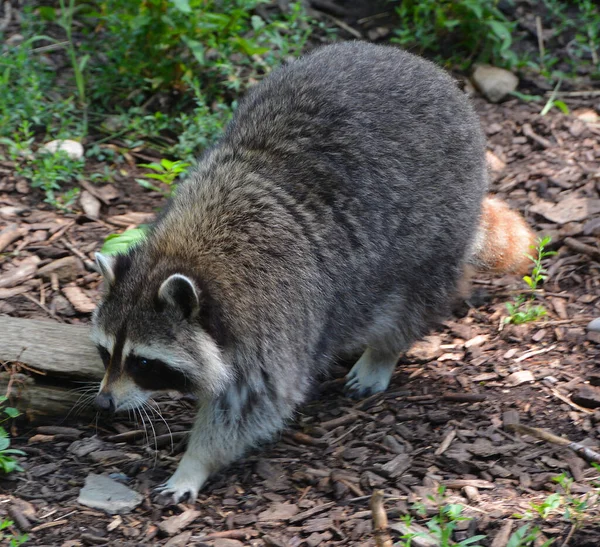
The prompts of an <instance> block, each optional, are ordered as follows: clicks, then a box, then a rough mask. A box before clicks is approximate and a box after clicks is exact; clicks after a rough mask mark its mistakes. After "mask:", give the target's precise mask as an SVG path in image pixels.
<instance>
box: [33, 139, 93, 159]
mask: <svg viewBox="0 0 600 547" xmlns="http://www.w3.org/2000/svg"><path fill="white" fill-rule="evenodd" d="M58 151H61V152H65V153H66V154H67V156H69V158H71V159H72V160H79V159H81V158H83V146H82V145H81V143H79V142H77V141H72V140H69V139H65V140H56V141H51V142H49V143H47V144H45V145H44V146H43V147H42V148H41V149H40V152H51V153H52V154H56V152H58Z"/></svg>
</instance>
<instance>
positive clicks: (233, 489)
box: [0, 95, 600, 547]
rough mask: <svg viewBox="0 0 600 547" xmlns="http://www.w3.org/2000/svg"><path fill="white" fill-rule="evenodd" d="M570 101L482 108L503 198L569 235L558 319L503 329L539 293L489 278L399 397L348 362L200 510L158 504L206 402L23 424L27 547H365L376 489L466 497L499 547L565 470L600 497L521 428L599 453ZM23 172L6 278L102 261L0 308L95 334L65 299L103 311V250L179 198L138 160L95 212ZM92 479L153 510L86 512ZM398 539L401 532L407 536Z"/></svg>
mask: <svg viewBox="0 0 600 547" xmlns="http://www.w3.org/2000/svg"><path fill="white" fill-rule="evenodd" d="M565 101H566V102H567V103H568V105H569V107H570V109H571V114H570V115H568V116H566V115H563V114H562V113H560V112H558V111H555V110H552V111H551V112H550V113H549V114H547V115H546V116H544V117H541V116H540V115H539V106H538V105H528V104H523V103H520V102H517V101H509V102H505V103H503V104H500V105H490V104H487V103H485V102H484V101H483V100H482V99H480V98H475V104H476V106H477V109H478V111H479V113H480V115H481V119H482V123H483V125H484V128H485V130H486V133H487V136H488V139H489V151H490V152H491V153H492V154H493V157H490V160H491V161H492V162H493V164H494V165H495V168H496V170H495V171H493V173H492V179H493V180H492V190H493V191H494V192H495V193H497V194H498V195H500V196H501V197H502V198H503V199H505V200H506V201H508V203H509V204H510V205H511V206H512V207H514V208H515V209H518V210H520V211H522V212H523V213H524V214H525V216H526V218H527V219H528V221H529V222H530V223H531V224H532V225H533V226H534V227H535V228H536V230H537V231H539V232H540V234H550V235H552V237H553V242H552V247H553V248H554V249H555V250H556V251H557V253H558V254H557V255H556V256H555V257H552V258H551V259H549V260H548V261H547V262H546V265H547V268H548V272H549V278H548V280H547V282H546V283H545V285H544V287H543V290H541V291H539V293H538V294H537V297H536V298H537V301H538V303H539V304H541V305H543V306H544V307H545V308H546V310H547V315H546V316H545V317H544V318H542V319H540V320H539V321H536V322H534V323H529V324H526V325H519V326H515V325H503V322H502V319H503V317H505V316H506V303H507V302H509V301H511V300H512V299H513V298H514V297H515V295H517V294H518V293H519V292H520V291H522V290H523V289H524V288H525V285H524V283H523V282H522V281H521V280H520V279H518V278H515V277H511V276H506V277H502V278H498V277H479V278H477V279H476V280H475V282H474V291H473V296H472V297H471V298H470V300H469V302H468V303H467V304H465V306H463V307H462V309H461V310H458V311H457V314H456V315H455V316H454V317H452V318H451V319H449V320H448V321H446V323H445V324H444V325H443V326H442V327H441V328H440V329H439V330H438V331H437V332H434V333H432V334H431V336H429V337H428V338H427V339H426V340H425V341H424V342H422V343H419V344H418V345H417V346H416V347H415V348H413V349H412V350H411V352H409V354H408V355H407V356H405V357H403V358H402V359H401V363H400V365H399V366H398V369H397V372H396V374H395V376H394V378H393V381H392V385H391V386H390V388H389V390H388V391H387V392H386V393H384V394H381V395H377V396H374V397H371V398H369V399H367V400H363V401H359V402H355V401H351V400H349V399H346V398H344V396H343V394H342V390H341V387H342V385H343V376H344V374H345V372H346V371H347V368H346V367H345V366H344V365H343V364H340V365H339V366H338V367H336V369H335V370H334V373H333V376H332V378H330V379H327V380H325V381H324V382H323V383H322V384H321V385H320V386H319V389H318V392H317V393H315V395H314V399H313V400H312V401H311V402H310V403H308V404H306V405H305V406H304V407H303V408H302V409H301V412H300V414H299V416H298V419H297V420H296V422H295V423H294V424H291V425H290V427H289V428H288V429H287V430H286V431H285V432H284V433H283V434H282V435H281V437H280V439H278V440H277V442H274V443H272V444H270V445H268V446H264V447H261V449H260V450H256V451H254V452H253V453H251V454H250V455H248V456H247V457H246V458H244V459H243V460H242V461H240V462H238V463H236V464H235V465H233V466H230V467H229V468H227V469H226V470H224V471H223V472H221V473H219V474H218V475H217V476H216V477H214V478H213V479H212V480H210V482H209V483H208V484H207V485H206V487H205V488H204V489H203V491H202V492H201V494H200V496H199V499H198V500H197V501H196V503H195V504H185V503H184V504H179V505H177V506H172V505H165V503H164V502H163V501H161V500H159V499H157V498H156V497H155V495H154V494H153V492H152V488H153V486H156V485H157V484H159V483H160V482H162V481H164V480H165V479H166V478H167V477H168V476H169V474H170V473H171V472H173V470H174V469H175V467H176V465H177V461H178V460H179V458H180V456H181V453H182V450H183V447H184V444H185V437H186V431H187V430H188V429H189V428H190V425H191V422H192V418H193V404H192V402H190V401H187V400H174V399H169V398H165V399H163V400H160V402H159V404H160V411H161V413H162V416H164V420H165V421H163V420H161V419H160V418H158V417H155V419H154V420H153V425H152V426H151V425H150V424H149V423H148V419H146V420H145V422H144V423H141V422H136V421H135V420H129V419H128V417H119V418H117V419H116V420H115V421H112V422H111V421H108V420H107V419H105V418H104V417H102V416H97V417H95V418H84V417H77V415H76V414H74V415H73V416H70V417H69V418H67V419H60V420H52V421H50V423H49V424H45V428H44V426H43V425H41V424H17V425H16V426H15V427H14V429H13V431H12V433H13V435H14V436H13V445H14V447H15V448H19V449H21V450H23V451H25V452H26V453H27V457H25V458H20V461H21V464H22V466H23V467H24V469H25V470H24V472H22V473H12V474H11V475H9V476H7V477H3V478H2V479H0V515H4V514H6V512H7V511H10V515H11V518H12V519H13V520H15V522H17V524H15V525H14V526H13V530H15V531H16V530H17V529H18V528H17V525H18V526H19V527H20V528H21V529H22V530H24V531H28V533H29V536H30V539H29V542H28V543H27V544H28V545H37V546H41V545H51V546H59V545H62V546H64V547H76V546H79V545H118V546H134V545H170V546H171V547H173V546H175V545H215V546H219V547H226V546H230V547H233V546H236V545H256V546H280V545H281V546H284V545H285V546H300V545H309V546H316V545H321V546H328V545H366V546H368V545H375V539H374V536H373V534H372V522H371V511H370V508H369V499H370V496H371V494H372V492H373V491H374V490H375V489H383V490H384V492H385V499H384V503H385V508H386V510H387V513H388V518H389V521H390V523H392V524H394V523H397V522H399V519H400V517H401V516H402V515H405V514H407V513H410V512H411V506H412V503H413V502H415V501H418V500H421V501H422V500H426V499H427V495H429V494H435V492H436V491H437V488H438V487H439V485H445V486H447V496H448V501H449V502H452V503H461V504H463V505H465V507H466V509H465V513H466V514H467V515H468V516H469V517H471V520H469V521H465V522H464V523H461V525H460V526H459V530H458V531H457V532H456V534H455V539H456V540H457V541H458V540H461V539H464V538H466V537H470V536H471V535H473V534H474V533H481V534H485V535H487V539H485V540H482V541H481V542H480V543H481V544H482V545H486V546H489V545H491V544H492V541H493V540H494V537H496V536H497V535H498V534H499V533H500V531H501V529H502V527H506V526H507V524H506V523H507V522H511V523H512V530H513V531H514V530H516V529H517V528H518V527H519V526H521V524H522V523H521V522H520V521H519V520H518V519H516V518H515V517H514V514H515V513H521V514H523V513H525V512H526V511H527V510H530V509H531V503H532V502H535V503H540V502H541V501H543V500H544V499H545V498H546V497H547V496H548V495H549V494H550V493H552V492H554V491H556V490H557V485H556V483H555V482H553V481H552V478H553V477H555V476H557V475H559V474H561V473H563V472H566V473H568V474H570V475H571V476H572V477H573V478H574V483H573V486H572V492H573V495H583V494H584V493H586V492H588V491H590V490H591V489H592V487H593V484H594V482H597V481H598V480H599V476H600V472H599V471H598V470H596V469H594V468H593V467H591V466H590V465H589V463H588V462H586V461H585V460H584V459H583V458H582V457H581V456H579V455H577V454H575V453H574V452H573V451H571V450H570V449H569V448H565V447H561V446H558V445H555V444H551V443H548V442H545V441H542V440H540V439H537V438H534V437H533V436H531V435H525V434H522V433H519V432H515V431H514V430H513V429H511V428H510V424H512V423H514V422H515V421H518V422H520V423H521V424H524V425H527V426H532V427H538V428H545V429H547V430H549V431H551V432H553V433H554V434H556V435H560V436H563V437H565V438H568V439H570V440H571V441H577V442H580V443H583V444H584V445H586V446H589V447H595V448H596V450H597V449H598V447H599V445H600V410H595V409H594V408H586V407H585V406H580V405H583V404H586V405H588V406H589V407H593V406H595V403H594V398H593V393H592V397H591V399H590V398H589V396H588V398H586V397H582V396H581V393H580V392H581V390H582V389H583V390H584V395H585V390H586V389H587V390H588V391H589V389H590V387H589V382H590V381H591V382H592V383H597V380H598V372H599V371H598V357H599V354H600V352H599V346H598V343H599V342H600V337H599V336H598V334H597V333H593V332H588V331H587V330H586V329H585V326H586V325H587V323H588V322H589V321H590V320H592V319H594V318H595V317H598V316H599V315H600V309H599V308H600V306H599V303H600V260H599V259H598V256H599V254H598V253H600V247H599V246H598V235H599V234H600V214H599V213H598V211H597V210H596V209H595V208H594V207H595V205H596V204H597V203H598V202H596V201H595V200H598V199H600V195H599V194H600V168H599V167H600V119H598V118H596V119H595V120H594V119H593V114H594V112H595V113H596V116H597V115H598V112H599V111H600V96H598V95H596V96H593V95H592V96H590V97H588V98H586V97H583V98H582V97H569V96H567V97H566V98H565ZM584 109H587V112H586V111H584ZM586 120H588V121H586ZM12 173H13V171H12V166H11V165H10V164H9V163H2V164H0V218H1V219H2V220H1V224H2V226H1V227H5V226H7V225H13V224H14V225H15V226H14V229H15V230H17V231H18V230H20V231H19V232H18V234H19V235H17V236H15V237H16V239H15V240H14V241H13V242H12V243H10V244H9V245H7V246H6V248H5V249H4V251H3V253H4V254H3V255H0V256H2V264H1V265H0V281H1V280H2V279H4V278H5V276H7V275H8V274H11V272H12V273H13V274H14V272H15V269H19V268H22V267H23V263H24V262H26V261H27V260H28V259H30V258H31V257H33V256H37V257H38V258H39V260H40V261H39V262H38V263H37V267H38V271H39V268H41V267H42V266H44V265H47V264H52V263H53V262H54V261H56V260H58V259H61V258H64V257H67V256H76V257H78V258H79V259H80V260H82V262H83V264H84V268H85V269H84V270H82V271H76V272H75V273H74V274H72V275H71V277H69V276H68V275H66V276H65V278H64V280H63V279H59V278H58V277H55V278H53V279H50V280H46V279H44V278H41V277H38V276H37V275H36V273H35V271H34V272H33V273H31V274H30V275H27V274H26V275H25V279H24V281H21V282H19V283H18V284H15V285H13V286H5V287H4V288H3V289H4V290H6V291H10V290H13V289H14V288H15V287H24V289H22V290H23V291H24V292H23V293H22V294H15V295H13V296H10V295H9V294H8V293H6V292H5V293H2V290H0V296H1V297H0V313H2V314H7V315H10V316H13V317H29V318H38V319H45V320H60V321H64V322H66V323H87V322H89V320H90V313H89V312H81V311H77V310H78V308H81V303H80V302H79V303H78V301H77V298H74V297H73V294H74V293H73V291H64V288H65V287H77V288H78V289H79V291H75V293H76V294H79V295H81V294H83V295H84V296H86V297H87V298H88V299H90V300H92V301H94V302H95V301H97V300H98V296H99V295H98V286H99V282H100V278H99V275H98V274H97V273H96V272H95V271H94V269H93V266H92V258H93V252H94V251H96V250H98V249H99V248H100V246H101V243H102V241H103V239H104V238H105V237H106V236H107V235H108V234H110V233H113V232H115V231H117V230H122V229H123V227H124V226H123V225H124V224H127V222H128V220H127V219H125V221H123V219H122V218H121V215H124V214H128V213H132V212H137V213H151V212H153V211H155V210H156V209H157V208H158V207H160V206H161V205H162V204H163V199H162V197H160V195H159V194H152V193H149V192H147V191H145V190H143V189H141V188H140V187H139V186H138V185H137V184H136V183H135V182H134V177H135V176H136V173H135V167H133V166H129V167H127V168H125V169H124V170H123V171H122V172H121V174H120V175H119V180H117V181H116V183H115V184H114V185H111V186H110V187H104V186H103V185H98V186H97V187H94V188H96V191H97V192H98V194H99V195H101V196H104V202H103V203H102V208H101V214H100V217H99V218H98V219H93V218H90V217H88V216H86V215H85V214H83V213H82V212H81V211H80V210H79V207H78V206H76V207H75V212H73V213H69V214H63V213H60V212H57V211H56V210H55V209H53V208H51V207H49V206H47V205H45V204H43V203H42V201H41V199H40V193H39V191H37V190H34V189H29V188H28V187H27V185H24V184H23V183H20V181H19V180H18V179H16V178H15V177H14V176H13V174H12ZM114 190H116V191H114ZM581 200H583V202H582V201H581ZM581 203H584V205H585V207H583V208H582V207H581V206H580V205H581ZM595 210H596V212H594V211H595ZM557 215H558V217H559V220H560V223H559V222H558V221H557ZM115 219H116V220H115ZM136 220H139V219H136V218H132V219H131V223H132V224H136V222H134V221H136ZM115 222H117V223H120V225H119V224H115ZM13 365H14V364H13V363H4V364H3V366H4V367H5V368H7V369H9V368H10V367H12V366H13ZM588 395H589V394H588ZM578 396H579V398H578ZM575 401H580V404H577V403H576V402H575ZM598 406H599V407H600V400H599V401H598ZM167 424H168V425H167ZM61 427H69V428H71V429H70V430H64V429H60V428H61ZM169 430H170V432H171V433H172V437H173V443H172V444H171V436H170V435H169ZM73 443H76V444H75V445H74V444H73ZM82 446H83V447H84V448H83V450H78V449H77V448H78V447H79V448H81V447H82ZM86 447H87V448H88V449H89V451H88V450H87V449H86ZM90 473H97V474H98V473H99V474H108V475H111V476H113V477H114V478H116V479H117V480H120V481H122V482H123V483H125V484H127V485H128V486H130V487H132V488H133V489H135V490H136V491H138V492H140V493H141V494H142V495H143V496H144V501H143V503H142V504H141V506H139V507H138V508H137V509H135V510H134V511H133V512H131V513H129V514H125V515H118V516H109V515H107V514H105V513H103V512H101V511H98V510H92V509H89V508H87V507H85V506H82V505H79V504H78V503H77V497H78V494H79V491H80V489H81V487H82V486H83V484H84V481H85V478H86V476H87V475H88V474H90ZM465 481H466V482H465ZM465 486H466V487H467V488H465ZM190 509H194V510H195V511H197V513H194V512H186V511H188V510H190ZM432 512H433V511H432ZM15 515H16V516H15ZM179 515H183V516H182V517H180V516H179ZM174 517H175V520H174V521H169V525H165V524H164V522H165V520H166V519H172V518H174ZM178 518H179V519H181V521H180V522H179V521H178V520H177V519H178ZM23 519H24V520H23ZM415 519H416V520H415V522H418V523H421V524H423V523H424V522H425V521H426V519H422V518H421V517H415ZM587 519H588V520H587V521H586V524H585V525H584V526H583V527H581V528H580V529H573V530H572V521H568V520H567V519H565V518H563V511H562V510H561V511H557V512H555V513H554V514H552V515H551V516H550V518H549V519H548V520H547V521H544V522H541V523H539V524H541V528H542V533H543V534H544V535H545V536H546V537H547V538H550V539H552V538H554V539H555V540H556V541H555V544H557V545H562V544H563V542H564V541H565V539H566V538H567V537H568V536H569V534H570V533H572V535H571V536H569V542H568V544H569V545H570V546H581V547H583V546H589V547H592V546H594V547H595V546H597V545H599V544H600V524H599V522H600V521H599V520H598V519H599V515H598V504H597V502H596V505H595V507H592V508H591V509H589V510H588V515H587ZM161 523H163V524H162V525H161ZM390 533H391V535H392V538H393V539H394V540H397V539H399V537H400V533H399V532H397V531H393V530H392V531H391V532H390ZM168 534H172V535H170V536H169V535H168ZM498 541H500V540H498ZM504 545H505V542H504V543H500V542H497V543H494V547H502V546H504Z"/></svg>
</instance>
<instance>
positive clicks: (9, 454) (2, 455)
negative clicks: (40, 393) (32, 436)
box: [0, 396, 25, 537]
mask: <svg viewBox="0 0 600 547" xmlns="http://www.w3.org/2000/svg"><path fill="white" fill-rule="evenodd" d="M6 400H7V398H6V397H4V396H0V407H1V406H3V405H4V403H6ZM1 412H2V414H3V415H4V416H5V417H0V424H3V423H5V422H6V421H7V420H10V419H14V418H16V417H17V416H19V411H18V410H17V409H16V408H13V407H10V406H5V407H4V408H2V411H1ZM14 456H25V453H24V452H22V451H21V450H16V449H14V448H10V435H9V434H8V431H6V429H5V428H4V427H3V426H2V425H0V471H2V472H3V473H5V474H8V473H11V472H12V471H23V468H22V467H21V466H20V465H19V463H18V462H17V460H16V459H15V458H14ZM1 529H2V528H0V530H1ZM0 537H1V536H0Z"/></svg>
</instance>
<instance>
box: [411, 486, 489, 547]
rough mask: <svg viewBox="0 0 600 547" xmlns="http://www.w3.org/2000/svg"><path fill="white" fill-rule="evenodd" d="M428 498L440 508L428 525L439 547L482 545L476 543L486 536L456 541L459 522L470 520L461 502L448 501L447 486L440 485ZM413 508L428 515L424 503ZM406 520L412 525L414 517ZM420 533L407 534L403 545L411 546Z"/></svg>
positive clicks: (479, 546)
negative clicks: (454, 536)
mask: <svg viewBox="0 0 600 547" xmlns="http://www.w3.org/2000/svg"><path fill="white" fill-rule="evenodd" d="M428 499H429V500H430V501H432V502H433V503H434V504H435V505H436V506H437V509H438V513H437V515H434V516H433V517H431V518H430V519H429V520H428V521H427V523H426V526H427V528H428V529H429V535H430V536H431V537H433V538H435V540H436V541H437V545H439V547H450V546H457V547H467V546H470V547H481V545H475V544H476V543H477V542H478V541H480V540H482V539H485V536H481V535H479V536H473V537H470V538H466V539H463V540H462V541H459V542H455V541H453V539H452V536H453V534H454V532H455V530H456V527H457V525H458V523H459V522H461V521H465V520H470V518H469V517H465V516H463V514H462V512H463V510H464V507H463V506H462V505H459V504H453V503H446V487H445V486H440V487H439V488H438V491H437V495H436V496H428ZM413 509H415V511H416V512H417V514H419V515H421V516H423V517H425V516H427V509H426V507H425V505H424V504H423V503H415V504H414V505H413ZM403 520H404V522H405V523H406V524H407V525H409V526H410V524H411V522H412V519H411V518H410V517H405V518H404V519H403ZM420 535H421V534H419V533H411V534H405V535H404V536H403V537H402V540H403V541H402V542H400V546H401V547H410V545H411V542H412V540H413V539H415V538H416V537H419V536H420Z"/></svg>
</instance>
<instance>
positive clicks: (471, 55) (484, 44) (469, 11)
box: [392, 0, 517, 67]
mask: <svg viewBox="0 0 600 547" xmlns="http://www.w3.org/2000/svg"><path fill="white" fill-rule="evenodd" d="M497 3H498V2H497V1H496V0H442V1H437V0H424V1H420V0H401V1H400V2H399V5H398V6H397V7H396V14H397V15H398V18H399V24H398V28H397V29H396V31H395V38H393V39H392V41H395V42H397V43H399V44H400V45H402V46H403V47H405V48H407V49H416V50H417V51H418V52H420V53H421V54H429V55H434V56H436V58H437V59H438V60H446V61H448V62H449V63H451V64H458V65H460V66H463V67H467V66H468V65H469V64H471V62H473V61H475V60H480V61H486V62H491V63H494V64H498V65H504V66H513V65H514V64H516V61H517V57H516V55H515V53H514V52H513V51H512V50H511V45H512V34H513V32H514V30H515V27H516V22H511V21H509V20H508V19H507V18H506V16H505V15H504V14H503V13H502V12H501V11H500V10H499V9H498V7H497ZM449 46H451V49H452V52H453V54H452V55H451V56H448V55H446V54H445V53H446V52H447V51H448V49H449Z"/></svg>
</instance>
